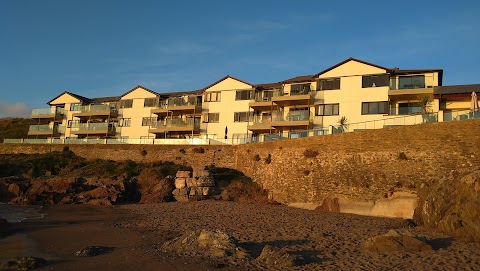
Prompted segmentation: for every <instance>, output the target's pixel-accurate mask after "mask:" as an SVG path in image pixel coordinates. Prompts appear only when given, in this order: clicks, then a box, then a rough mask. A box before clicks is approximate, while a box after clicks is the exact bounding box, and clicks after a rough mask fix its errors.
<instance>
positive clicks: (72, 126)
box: [67, 120, 79, 128]
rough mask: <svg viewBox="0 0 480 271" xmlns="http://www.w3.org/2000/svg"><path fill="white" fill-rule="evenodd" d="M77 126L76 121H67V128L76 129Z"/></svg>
mask: <svg viewBox="0 0 480 271" xmlns="http://www.w3.org/2000/svg"><path fill="white" fill-rule="evenodd" d="M78 124H79V121H78V120H69V121H68V123H67V127H68V128H77V127H78Z"/></svg>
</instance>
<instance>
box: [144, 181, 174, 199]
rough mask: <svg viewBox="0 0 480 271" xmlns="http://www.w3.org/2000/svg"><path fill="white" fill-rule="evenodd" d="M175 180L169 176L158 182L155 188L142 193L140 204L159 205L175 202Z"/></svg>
mask: <svg viewBox="0 0 480 271" xmlns="http://www.w3.org/2000/svg"><path fill="white" fill-rule="evenodd" d="M174 189H175V184H174V179H173V177H172V176H167V177H165V178H163V179H160V180H158V181H157V183H156V184H155V185H153V187H151V188H150V189H148V190H144V191H143V192H142V197H141V199H140V203H159V202H169V201H173V200H174V198H173V195H172V192H173V190H174Z"/></svg>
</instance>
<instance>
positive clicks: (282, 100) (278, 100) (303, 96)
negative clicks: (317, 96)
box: [272, 90, 314, 106]
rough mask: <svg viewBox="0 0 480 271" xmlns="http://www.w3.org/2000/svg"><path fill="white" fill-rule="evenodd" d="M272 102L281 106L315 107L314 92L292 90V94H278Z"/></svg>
mask: <svg viewBox="0 0 480 271" xmlns="http://www.w3.org/2000/svg"><path fill="white" fill-rule="evenodd" d="M272 101H273V102H274V103H275V104H277V105H280V106H296V105H310V106H313V102H314V92H313V91H310V90H291V91H290V93H285V92H278V93H275V94H274V96H273V97H272Z"/></svg>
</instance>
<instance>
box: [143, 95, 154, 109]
mask: <svg viewBox="0 0 480 271" xmlns="http://www.w3.org/2000/svg"><path fill="white" fill-rule="evenodd" d="M152 101H153V103H152ZM157 104H158V98H157V97H155V98H145V99H144V100H143V107H155V106H156V105H157Z"/></svg>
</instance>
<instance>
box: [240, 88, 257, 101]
mask: <svg viewBox="0 0 480 271" xmlns="http://www.w3.org/2000/svg"><path fill="white" fill-rule="evenodd" d="M254 97H255V96H254V95H253V90H252V89H250V90H237V92H236V93H235V100H236V101H241V100H253V98H254Z"/></svg>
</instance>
